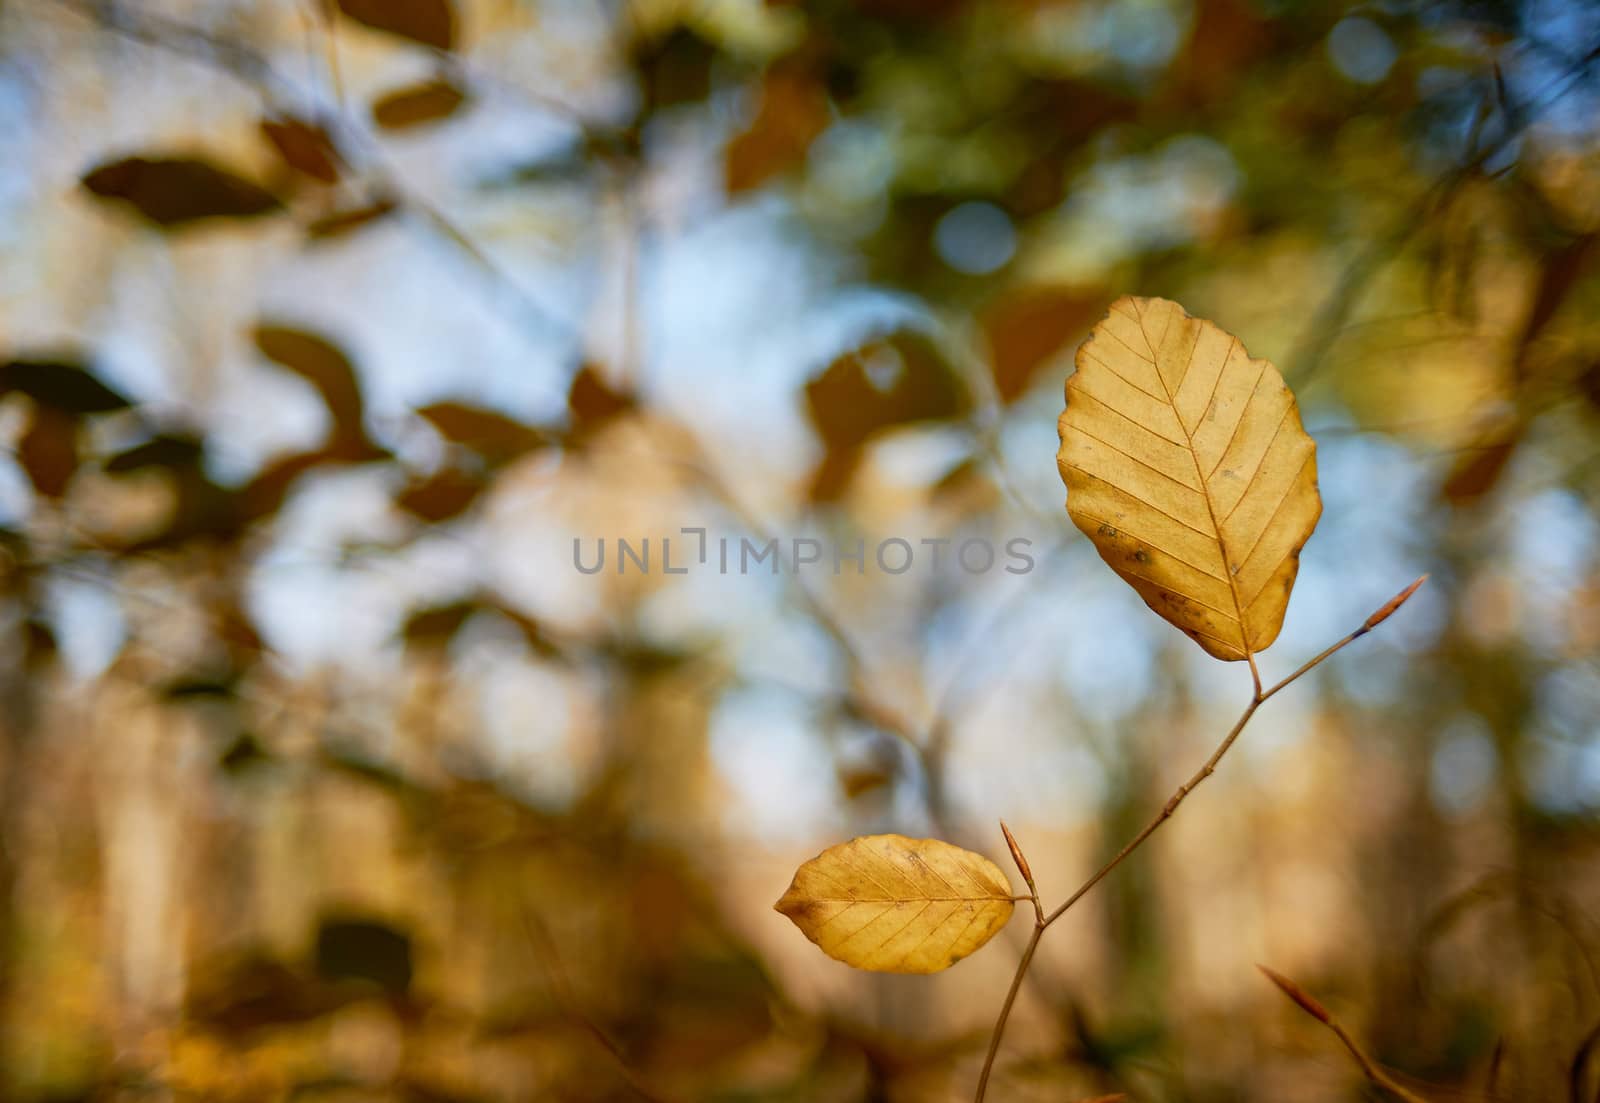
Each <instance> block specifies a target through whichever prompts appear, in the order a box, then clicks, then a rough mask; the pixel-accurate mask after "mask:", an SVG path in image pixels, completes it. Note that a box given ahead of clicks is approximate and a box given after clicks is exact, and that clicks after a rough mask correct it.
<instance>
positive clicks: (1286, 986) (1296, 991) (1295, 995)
mask: <svg viewBox="0 0 1600 1103" xmlns="http://www.w3.org/2000/svg"><path fill="white" fill-rule="evenodd" d="M1418 584H1419V585H1420V580H1419V583H1418ZM1416 588H1417V587H1416V586H1412V587H1411V589H1413V590H1415V589H1416ZM1408 592H1409V591H1408ZM1398 600H1404V598H1403V597H1402V598H1400V599H1398ZM1256 968H1257V969H1260V970H1261V972H1262V974H1263V975H1264V976H1265V977H1266V978H1267V979H1268V980H1270V981H1271V982H1272V983H1273V984H1276V985H1277V986H1278V987H1279V988H1281V989H1283V994H1284V995H1285V996H1288V997H1289V998H1290V999H1291V1000H1293V1001H1294V1002H1295V1003H1297V1004H1299V1005H1300V1007H1301V1009H1302V1010H1304V1011H1305V1013H1306V1014H1307V1015H1310V1016H1311V1017H1312V1018H1314V1019H1317V1020H1318V1021H1320V1022H1324V1023H1328V1024H1329V1025H1332V1023H1333V1016H1331V1015H1329V1014H1328V1009H1327V1008H1326V1007H1323V1006H1322V1005H1321V1004H1320V1003H1318V1002H1317V1001H1316V1000H1315V999H1314V998H1312V996H1311V993H1309V992H1307V991H1306V990H1305V989H1304V988H1301V987H1300V986H1299V985H1298V984H1296V983H1295V982H1294V981H1292V980H1290V979H1289V978H1288V977H1286V976H1284V975H1283V974H1282V973H1280V972H1278V971H1277V970H1276V969H1269V968H1267V967H1266V966H1265V965H1261V964H1259V963H1258V964H1257V965H1256Z"/></svg>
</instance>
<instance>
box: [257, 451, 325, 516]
mask: <svg viewBox="0 0 1600 1103" xmlns="http://www.w3.org/2000/svg"><path fill="white" fill-rule="evenodd" d="M328 462H329V461H328V455H327V453H326V452H323V451H316V452H297V453H295V454H293V455H289V456H281V457H278V458H276V459H274V460H272V461H271V462H270V463H268V464H267V466H265V467H263V468H262V469H261V470H260V471H258V472H256V475H255V477H254V478H253V479H251V480H250V481H249V482H248V483H246V484H245V485H244V486H243V487H242V488H241V489H240V490H239V508H240V512H241V514H242V516H243V519H244V520H245V521H258V520H261V519H262V518H264V517H269V516H271V515H272V514H274V513H276V512H278V510H279V509H280V508H281V507H282V506H283V503H284V501H285V499H287V498H288V496H289V490H290V488H292V487H293V486H294V484H295V483H296V482H297V481H298V480H299V478H300V476H302V475H304V474H305V473H306V472H308V471H311V470H313V469H314V468H317V467H321V466H324V465H326V464H327V463H328Z"/></svg>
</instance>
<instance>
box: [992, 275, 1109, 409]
mask: <svg viewBox="0 0 1600 1103" xmlns="http://www.w3.org/2000/svg"><path fill="white" fill-rule="evenodd" d="M1105 309H1106V301H1105V298H1104V297H1102V296H1099V295H1093V294H1087V293H1084V292H1081V291H1074V290H1072V289H1071V288H1065V287H1033V288H1026V289H1023V290H1020V291H1018V292H1015V293H1014V294H1011V295H1007V296H1005V297H1003V298H1002V299H1000V300H999V301H998V302H995V303H992V304H990V306H989V307H988V309H986V310H985V311H984V312H983V316H982V318H981V319H980V324H981V325H982V326H983V332H984V336H985V337H986V338H987V339H988V342H989V366H990V370H991V371H992V372H993V373H994V385H995V390H996V391H997V392H999V395H1000V401H1001V402H1004V403H1008V404H1009V403H1012V402H1015V401H1016V400H1017V399H1018V398H1021V397H1022V396H1023V395H1024V394H1026V393H1027V390H1028V387H1029V385H1030V384H1031V383H1032V382H1033V377H1034V375H1035V373H1037V372H1038V370H1039V369H1040V368H1041V367H1043V366H1044V364H1045V362H1046V361H1048V360H1049V359H1050V358H1051V357H1052V356H1054V355H1055V354H1056V353H1057V352H1059V351H1060V350H1061V349H1062V348H1063V347H1064V346H1065V345H1066V344H1067V343H1068V342H1069V341H1071V340H1072V339H1073V338H1074V337H1077V336H1078V335H1079V334H1080V333H1083V332H1085V331H1087V330H1088V328H1089V327H1090V326H1091V325H1092V324H1093V323H1094V321H1095V319H1096V318H1098V317H1100V315H1101V314H1102V313H1104V311H1105Z"/></svg>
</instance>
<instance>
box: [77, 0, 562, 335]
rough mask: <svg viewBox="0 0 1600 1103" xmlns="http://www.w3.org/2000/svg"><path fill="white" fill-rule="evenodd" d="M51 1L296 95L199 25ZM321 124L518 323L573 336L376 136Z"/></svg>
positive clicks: (248, 53) (270, 93)
mask: <svg viewBox="0 0 1600 1103" xmlns="http://www.w3.org/2000/svg"><path fill="white" fill-rule="evenodd" d="M50 2H51V3H54V4H56V5H57V6H59V7H62V8H65V9H67V10H69V11H73V12H76V13H77V14H79V15H82V16H84V17H86V18H88V19H90V20H92V21H93V22H95V23H96V24H98V25H99V26H100V27H102V28H104V29H105V30H107V31H110V32H112V33H114V34H118V35H121V36H123V37H124V38H127V39H129V40H131V41H134V42H138V43H141V44H143V45H146V46H150V47H153V48H155V49H160V50H165V51H167V52H170V53H175V54H178V55H180V56H183V57H187V58H190V59H191V60H194V61H197V62H200V63H202V64H206V65H210V66H211V67H212V68H214V69H217V70H219V71H220V72H223V73H225V74H227V75H229V76H232V77H234V78H236V79H238V80H240V81H243V82H244V83H246V84H248V85H250V86H252V87H253V88H255V89H256V90H257V91H259V92H260V93H261V94H262V96H263V97H264V98H266V99H267V100H268V101H269V106H271V105H272V104H273V102H274V101H284V100H290V99H294V98H296V90H295V86H294V85H293V83H292V82H290V81H288V80H285V79H284V78H283V77H282V76H281V75H280V74H279V73H278V72H277V71H276V70H275V69H274V68H273V66H272V63H271V62H270V61H268V59H267V56H266V55H265V54H264V53H262V52H261V51H260V50H257V49H256V48H255V47H253V46H250V45H248V44H246V43H243V42H240V41H238V40H237V39H233V38H229V37H227V36H224V35H218V34H214V33H213V32H211V31H208V30H205V29H204V28H200V27H196V26H194V25H192V24H189V23H184V22H182V21H180V20H175V19H170V18H167V17H165V16H160V15H153V14H151V13H149V12H146V11H142V10H141V11H138V12H133V11H130V10H128V8H127V7H125V6H124V5H123V4H120V3H118V2H117V0H50ZM329 41H330V46H329V49H330V51H331V50H332V48H333V47H332V40H331V32H330V40H329ZM330 57H331V54H330ZM330 63H331V62H330ZM324 121H325V122H330V123H333V124H335V125H334V127H333V129H335V130H336V131H337V132H338V133H339V134H340V135H341V136H344V137H346V138H350V139H354V140H355V141H356V142H357V143H358V144H359V145H361V146H363V147H365V149H366V153H367V157H366V163H365V165H364V166H358V167H364V168H366V169H367V170H368V171H369V172H371V173H372V174H374V175H375V176H376V177H377V180H378V184H379V185H380V190H381V191H384V192H386V193H389V194H391V195H392V196H393V197H394V198H395V199H396V200H397V201H398V202H399V204H400V205H401V206H402V207H403V208H405V209H407V210H410V211H413V212H415V213H417V214H418V215H420V216H422V220H423V223H424V224H425V225H426V226H428V227H429V228H430V229H432V230H433V231H434V233H435V236H437V237H438V238H439V239H441V240H443V241H444V242H445V243H446V244H448V245H450V246H451V247H452V248H453V249H455V250H456V251H457V252H458V253H459V254H460V255H461V256H463V257H464V258H465V259H466V260H467V261H468V262H469V263H470V264H471V265H472V267H473V268H475V269H477V270H478V271H479V272H480V273H482V274H483V275H484V276H486V277H487V278H488V280H489V281H490V283H491V284H493V286H494V287H495V288H496V289H497V290H499V291H501V292H503V293H504V294H505V297H506V298H507V299H508V300H509V301H511V302H513V303H514V304H515V306H516V313H517V319H518V321H519V323H521V324H523V325H525V326H528V327H529V328H531V329H533V330H536V331H538V332H540V333H541V334H548V333H557V334H561V335H563V336H567V337H569V338H572V339H574V340H576V335H575V334H574V332H573V330H572V327H571V326H569V325H568V324H567V323H565V322H564V321H562V320H561V319H559V318H557V317H556V316H555V315H553V314H552V313H551V312H550V311H548V310H546V309H545V307H543V306H542V305H540V303H539V302H538V301H537V300H535V299H534V298H533V297H532V296H531V295H529V293H528V292H527V290H526V289H524V288H523V287H522V286H521V285H520V284H519V283H518V282H517V281H516V280H515V279H514V278H512V276H511V275H510V274H509V273H507V272H506V271H505V269H504V268H503V267H502V266H501V265H500V264H499V263H498V262H497V261H495V260H494V258H493V257H491V256H490V255H489V253H488V252H487V251H486V250H485V249H484V248H483V246H481V245H480V244H478V243H477V241H476V240H475V239H474V238H473V237H472V236H471V235H470V234H468V233H467V231H466V230H464V229H463V228H462V227H461V226H460V225H459V224H458V223H457V222H456V221H455V220H454V219H452V218H450V217H449V216H448V215H447V214H445V213H444V211H443V210H441V209H440V208H439V207H438V206H436V205H435V204H433V203H431V202H429V201H428V200H426V199H424V198H422V197H421V196H420V195H418V194H417V193H416V192H415V191H414V190H412V189H411V188H410V187H409V185H408V184H407V183H406V181H405V179H404V177H403V176H402V175H401V174H400V173H399V171H398V170H396V169H395V168H394V167H393V165H390V164H388V163H387V162H386V161H385V160H384V159H383V158H382V157H381V154H380V146H379V144H378V143H377V141H376V140H375V139H374V138H372V136H371V135H370V134H369V133H368V132H367V131H366V130H365V128H363V127H361V126H359V125H357V124H356V123H355V122H354V121H353V120H352V119H351V118H350V117H349V115H348V113H347V112H346V111H345V109H344V105H343V104H342V103H341V104H340V105H339V108H338V111H337V115H336V117H335V118H333V119H326V120H324Z"/></svg>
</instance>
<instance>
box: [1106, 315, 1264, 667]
mask: <svg viewBox="0 0 1600 1103" xmlns="http://www.w3.org/2000/svg"><path fill="white" fill-rule="evenodd" d="M1138 302H1139V300H1137V299H1135V300H1134V308H1133V313H1134V320H1135V321H1136V322H1137V323H1138V324H1139V335H1140V336H1141V337H1143V338H1144V343H1145V347H1146V348H1147V349H1149V351H1150V366H1151V367H1152V368H1154V369H1155V373H1156V382H1157V383H1160V384H1161V392H1162V393H1163V394H1164V395H1166V396H1167V405H1168V407H1170V408H1171V410H1172V418H1173V420H1174V421H1176V422H1177V423H1178V431H1179V432H1180V433H1182V434H1183V439H1184V441H1185V442H1186V444H1187V447H1186V449H1185V450H1186V451H1187V452H1188V453H1189V462H1190V463H1192V464H1194V477H1195V480H1196V481H1197V482H1199V484H1200V498H1201V500H1202V501H1204V502H1205V504H1206V516H1208V517H1210V518H1211V533H1212V539H1213V540H1215V541H1216V543H1217V554H1218V556H1219V557H1220V558H1221V560H1222V573H1223V574H1224V575H1225V576H1227V580H1228V593H1229V594H1230V595H1231V596H1232V598H1233V620H1234V623H1235V624H1237V625H1238V626H1239V643H1240V644H1241V645H1242V647H1243V649H1244V656H1245V659H1246V660H1247V661H1248V660H1250V659H1251V656H1253V655H1254V654H1255V649H1254V648H1253V647H1251V645H1250V627H1249V625H1248V624H1247V623H1246V622H1245V614H1244V607H1243V605H1242V604H1241V602H1240V601H1239V581H1238V578H1237V577H1236V575H1235V574H1234V569H1233V565H1232V564H1231V563H1229V561H1228V541H1227V538H1226V537H1224V536H1223V535H1222V525H1221V524H1219V523H1218V521H1217V509H1216V506H1215V505H1213V504H1212V502H1211V484H1210V482H1209V481H1208V480H1207V479H1206V476H1205V473H1204V472H1203V471H1201V470H1200V453H1199V452H1197V451H1196V450H1195V446H1194V434H1193V433H1191V432H1189V427H1188V426H1187V425H1185V424H1184V423H1183V411H1182V410H1180V409H1178V400H1177V397H1176V396H1174V395H1173V393H1172V389H1171V388H1170V387H1168V386H1167V379H1166V376H1164V375H1162V374H1161V361H1160V359H1159V358H1158V357H1157V355H1156V350H1155V346H1154V345H1153V344H1152V343H1151V341H1150V331H1149V330H1148V329H1146V328H1145V324H1144V310H1143V308H1142V307H1140V306H1139V305H1138ZM1172 313H1173V312H1169V313H1168V315H1167V329H1169V330H1170V329H1171V328H1172ZM1166 339H1167V335H1166V332H1163V333H1162V334H1161V340H1162V343H1165V342H1166ZM1238 344H1239V339H1238V338H1237V337H1235V338H1233V342H1232V343H1231V344H1230V345H1229V346H1228V352H1227V355H1225V356H1224V357H1223V358H1222V368H1221V370H1219V371H1218V372H1217V382H1216V385H1215V386H1218V387H1220V386H1221V385H1222V377H1223V375H1224V374H1225V373H1226V372H1227V370H1228V362H1229V361H1230V360H1232V359H1233V353H1234V350H1235V349H1236V348H1237V347H1238ZM1129 351H1130V352H1133V353H1134V355H1135V356H1137V355H1138V352H1137V351H1136V350H1134V349H1132V348H1130V349H1129ZM1193 367H1194V353H1193V352H1192V351H1191V352H1190V354H1189V363H1188V364H1186V365H1184V369H1183V372H1184V376H1185V378H1187V377H1188V374H1189V372H1190V370H1192V369H1193ZM1259 385H1260V382H1259V380H1258V381H1257V386H1259ZM1254 393H1255V392H1254V390H1253V389H1252V391H1251V395H1253V394H1254ZM1251 395H1246V396H1245V400H1244V401H1245V409H1243V410H1241V411H1240V413H1239V421H1240V423H1241V424H1242V423H1243V421H1244V415H1245V413H1246V412H1248V407H1249V403H1250V397H1251ZM1215 398H1216V392H1215V390H1214V389H1213V391H1212V397H1211V398H1210V399H1208V400H1207V402H1206V408H1207V409H1209V408H1210V406H1211V402H1213V401H1215ZM1204 416H1205V415H1204V414H1203V413H1202V414H1201V417H1202V418H1203V417H1204ZM1286 416H1287V415H1286ZM1280 428H1281V426H1280ZM1238 432H1239V426H1238V425H1235V426H1234V427H1233V432H1232V433H1230V434H1229V435H1228V440H1227V441H1226V443H1225V444H1224V445H1223V451H1222V454H1223V455H1224V456H1226V455H1227V446H1228V445H1229V444H1232V443H1233V440H1234V437H1235V436H1237V435H1238ZM1265 462H1266V456H1265V455H1263V456H1262V463H1265ZM1218 466H1221V460H1220V459H1219V460H1218ZM1246 492H1248V487H1247V488H1246ZM1239 501H1240V502H1243V501H1244V495H1242V494H1241V495H1240V496H1239ZM1234 508H1238V506H1237V505H1235V507H1234ZM1217 611H1218V612H1222V610H1220V609H1219V610H1217ZM1223 615H1224V616H1226V615H1227V614H1226V613H1224V614H1223ZM1218 642H1222V641H1218Z"/></svg>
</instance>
